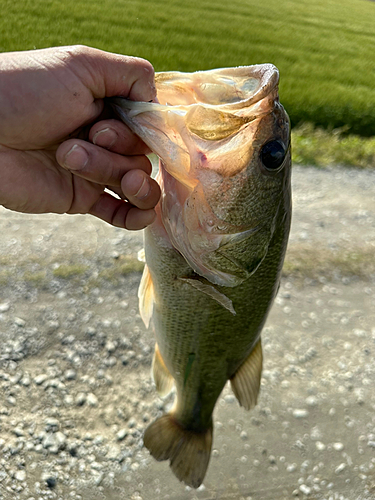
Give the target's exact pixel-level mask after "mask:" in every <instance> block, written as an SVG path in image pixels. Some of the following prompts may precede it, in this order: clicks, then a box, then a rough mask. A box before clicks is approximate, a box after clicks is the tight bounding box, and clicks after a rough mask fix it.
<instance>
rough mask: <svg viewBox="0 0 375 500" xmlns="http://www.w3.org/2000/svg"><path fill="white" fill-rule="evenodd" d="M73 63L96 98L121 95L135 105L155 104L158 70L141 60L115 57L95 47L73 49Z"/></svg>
mask: <svg viewBox="0 0 375 500" xmlns="http://www.w3.org/2000/svg"><path fill="white" fill-rule="evenodd" d="M70 52H71V53H72V54H73V55H74V58H73V60H72V62H71V64H73V65H77V66H78V70H79V74H80V75H81V77H82V78H83V80H84V81H85V83H86V86H87V87H88V88H89V89H90V90H91V92H92V94H93V96H94V97H95V98H99V99H102V98H104V97H111V96H116V95H121V96H124V97H128V98H129V99H132V100H133V101H151V100H153V99H154V98H155V97H156V89H155V82H154V68H153V67H152V65H151V63H149V62H148V61H146V60H145V59H140V58H138V57H128V56H123V55H120V54H112V53H110V52H104V51H102V50H98V49H94V48H92V47H85V46H76V47H72V48H70Z"/></svg>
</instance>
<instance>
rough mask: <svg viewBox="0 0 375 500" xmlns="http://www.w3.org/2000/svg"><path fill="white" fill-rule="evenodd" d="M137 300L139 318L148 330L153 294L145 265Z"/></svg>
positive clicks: (152, 306)
mask: <svg viewBox="0 0 375 500" xmlns="http://www.w3.org/2000/svg"><path fill="white" fill-rule="evenodd" d="M138 299H139V312H140V314H141V318H142V320H143V323H144V324H145V326H146V328H148V327H149V325H150V320H151V317H152V311H153V309H154V302H155V292H154V284H153V282H152V278H151V274H150V270H149V268H148V266H147V264H145V267H144V269H143V274H142V279H141V282H140V284H139V289H138Z"/></svg>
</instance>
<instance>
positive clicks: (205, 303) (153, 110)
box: [112, 64, 291, 488]
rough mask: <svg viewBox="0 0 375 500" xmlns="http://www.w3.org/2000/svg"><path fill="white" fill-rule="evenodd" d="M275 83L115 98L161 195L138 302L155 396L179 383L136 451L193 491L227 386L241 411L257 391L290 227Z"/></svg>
mask: <svg viewBox="0 0 375 500" xmlns="http://www.w3.org/2000/svg"><path fill="white" fill-rule="evenodd" d="M205 82H206V83H205ZM277 85H278V72H277V70H276V68H275V67H274V66H272V65H269V64H266V65H256V66H247V67H239V68H224V69H219V70H210V71H207V72H197V73H191V74H190V73H178V72H170V73H161V74H157V75H156V88H157V91H158V100H159V103H133V102H129V101H126V100H124V99H119V98H115V99H113V100H112V104H113V107H114V109H115V110H116V111H117V113H118V114H119V116H120V117H121V118H122V119H123V120H124V122H125V123H126V124H127V125H128V126H129V127H130V128H131V129H132V130H133V131H134V132H135V133H136V134H138V135H139V136H140V137H141V138H142V139H143V141H144V142H145V143H146V144H147V145H148V146H149V147H150V148H151V149H152V150H153V151H154V152H155V153H156V154H157V155H158V156H159V157H160V165H159V173H158V176H157V180H158V182H159V184H160V186H161V191H162V196H161V201H160V203H159V204H158V206H157V207H156V215H157V218H156V221H155V222H154V223H153V224H152V225H151V226H149V227H148V228H146V230H145V258H146V266H145V269H144V273H143V276H142V280H141V284H140V289H139V300H140V311H141V316H142V318H143V320H144V322H145V325H146V326H147V327H148V326H150V327H151V328H152V330H153V331H154V334H155V338H156V349H155V356H154V360H153V376H154V380H155V383H156V387H157V390H158V391H159V392H160V394H162V395H165V394H167V393H168V392H169V391H170V390H171V388H172V387H173V385H175V387H176V398H175V403H174V406H173V408H172V410H171V411H170V412H169V413H168V414H166V415H163V416H162V417H160V418H159V419H157V420H156V421H155V422H153V423H152V424H151V425H150V426H149V427H148V428H147V430H146V432H145V436H144V443H145V446H146V447H147V448H148V449H149V450H150V452H151V454H152V455H153V456H154V457H155V458H156V459H157V460H169V461H170V467H171V469H172V471H173V472H174V474H175V475H176V476H177V478H178V479H180V480H181V481H184V482H185V483H186V484H188V485H189V486H192V487H194V488H197V487H198V486H199V485H200V484H201V483H202V481H203V479H204V476H205V474H206V470H207V467H208V463H209V458H210V453H211V447H212V439H213V423H212V413H213V411H214V407H215V404H216V401H217V399H218V397H219V395H220V393H221V391H222V390H223V388H224V386H225V384H226V383H227V381H228V380H230V383H231V385H232V388H233V391H234V394H235V396H236V397H237V399H238V401H239V403H240V405H242V406H243V407H244V408H245V409H251V408H252V407H253V406H254V405H255V404H256V401H257V396H258V392H259V386H260V377H261V369H262V350H261V341H260V334H261V330H262V328H263V325H264V323H265V321H266V318H267V314H268V312H269V310H270V308H271V305H272V302H273V299H274V297H275V295H276V293H277V290H278V286H279V280H280V275H281V269H282V264H283V260H284V255H285V250H286V245H287V239H288V234H289V228H290V220H291V190H290V166H291V161H290V126H289V120H288V117H287V115H286V113H285V111H284V109H283V108H282V106H281V105H280V103H279V100H278V93H277Z"/></svg>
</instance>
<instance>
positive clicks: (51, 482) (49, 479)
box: [44, 475, 57, 488]
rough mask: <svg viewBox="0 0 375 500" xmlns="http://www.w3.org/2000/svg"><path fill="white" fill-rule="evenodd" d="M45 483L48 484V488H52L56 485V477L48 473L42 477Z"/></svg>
mask: <svg viewBox="0 0 375 500" xmlns="http://www.w3.org/2000/svg"><path fill="white" fill-rule="evenodd" d="M44 481H45V483H46V485H47V486H48V488H54V487H55V486H56V483H57V479H56V477H55V476H52V475H48V476H47V477H45V479H44Z"/></svg>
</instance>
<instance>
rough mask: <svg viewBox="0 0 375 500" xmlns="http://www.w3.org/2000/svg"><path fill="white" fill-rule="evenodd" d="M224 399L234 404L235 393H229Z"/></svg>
mask: <svg viewBox="0 0 375 500" xmlns="http://www.w3.org/2000/svg"><path fill="white" fill-rule="evenodd" d="M224 401H225V402H226V403H229V404H232V403H234V402H235V401H236V398H235V397H234V396H233V394H227V395H226V396H224Z"/></svg>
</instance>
